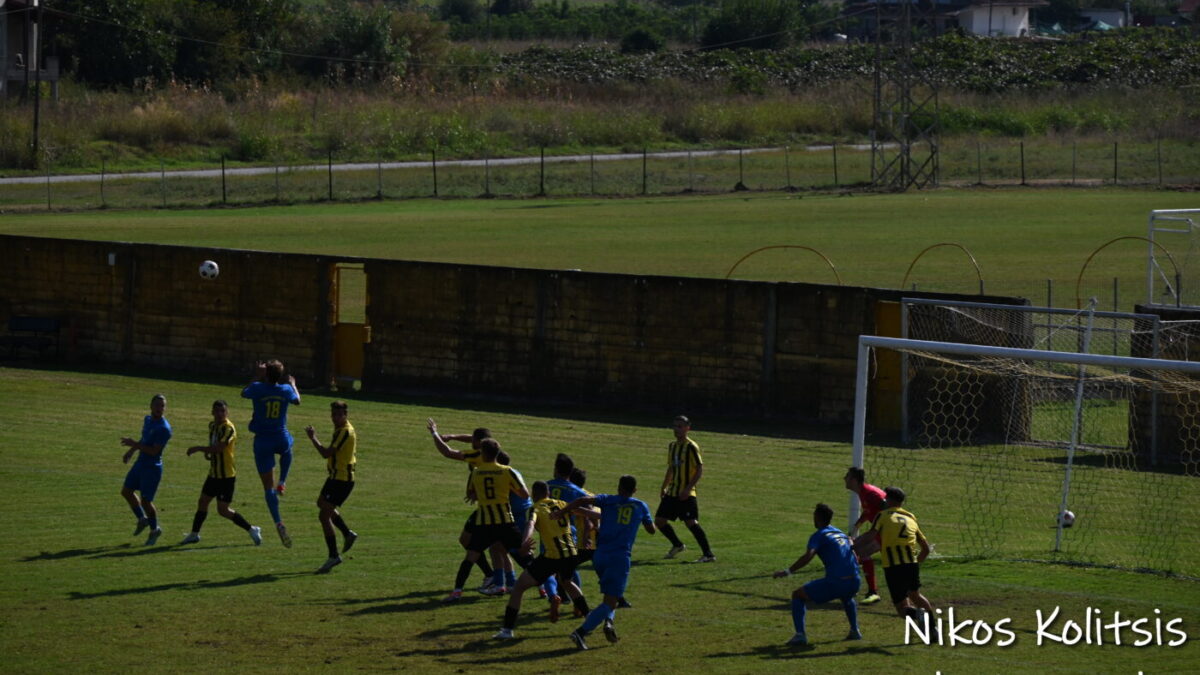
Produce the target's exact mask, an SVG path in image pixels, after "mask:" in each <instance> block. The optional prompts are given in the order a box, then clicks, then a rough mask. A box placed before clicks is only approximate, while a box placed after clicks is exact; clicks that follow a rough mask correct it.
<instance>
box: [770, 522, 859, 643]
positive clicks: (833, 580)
mask: <svg viewBox="0 0 1200 675" xmlns="http://www.w3.org/2000/svg"><path fill="white" fill-rule="evenodd" d="M831 522H833V509H831V508H829V505H827V504H817V507H816V508H815V509H813V525H815V526H816V527H817V531H816V532H813V534H812V536H810V537H809V538H808V550H807V551H805V552H804V555H802V556H800V558H799V559H797V560H796V562H794V563H792V564H791V566H790V567H788V568H787V569H782V570H779V571H778V572H776V573H775V578H776V579H779V578H782V577H787V576H791V575H792V573H793V572H796V571H797V570H799V569H800V568H802V567H804V566H805V565H807V564H808V563H809V561H811V560H812V559H813V556H816V557H818V558H820V559H821V562H823V563H825V577H824V578H821V579H814V580H813V581H810V582H808V583H807V584H804V585H803V586H801V587H800V588H797V589H796V590H795V591H793V592H792V624H793V625H794V626H795V628H796V634H795V635H793V636H792V639H790V640H788V642H787V644H788V646H789V647H803V646H806V645H807V644H808V636H807V635H806V634H805V631H804V615H805V611H806V607H805V603H806V602H807V601H808V600H812V601H813V602H815V603H817V604H822V603H826V602H829V601H830V600H835V599H836V600H841V601H842V608H843V609H844V610H845V611H846V620H847V621H849V622H850V634H849V635H847V636H846V639H847V640H861V639H862V633H860V632H859V631H858V604H857V603H856V602H855V600H854V594H855V593H858V586H859V574H858V556H856V555H855V554H854V545H853V542H851V540H850V537H849V536H847V535H846V533H845V532H842V531H841V530H839V529H837V528H836V527H833V526H832V525H830V523H831Z"/></svg>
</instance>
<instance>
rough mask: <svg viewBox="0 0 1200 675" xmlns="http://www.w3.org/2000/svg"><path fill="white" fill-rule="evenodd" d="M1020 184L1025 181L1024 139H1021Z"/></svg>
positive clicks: (1023, 183)
mask: <svg viewBox="0 0 1200 675" xmlns="http://www.w3.org/2000/svg"><path fill="white" fill-rule="evenodd" d="M1021 185H1026V183H1025V141H1021Z"/></svg>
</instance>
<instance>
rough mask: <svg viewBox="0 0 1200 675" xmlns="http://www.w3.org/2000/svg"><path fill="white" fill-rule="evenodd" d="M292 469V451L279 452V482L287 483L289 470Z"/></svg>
mask: <svg viewBox="0 0 1200 675" xmlns="http://www.w3.org/2000/svg"><path fill="white" fill-rule="evenodd" d="M291 470H292V451H291V450H290V449H289V450H288V451H287V452H281V453H279V482H280V483H286V482H287V477H288V472H289V471H291Z"/></svg>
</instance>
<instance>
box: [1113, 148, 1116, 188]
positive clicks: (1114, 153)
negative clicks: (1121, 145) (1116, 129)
mask: <svg viewBox="0 0 1200 675" xmlns="http://www.w3.org/2000/svg"><path fill="white" fill-rule="evenodd" d="M1116 184H1117V142H1116V141H1113V185H1116Z"/></svg>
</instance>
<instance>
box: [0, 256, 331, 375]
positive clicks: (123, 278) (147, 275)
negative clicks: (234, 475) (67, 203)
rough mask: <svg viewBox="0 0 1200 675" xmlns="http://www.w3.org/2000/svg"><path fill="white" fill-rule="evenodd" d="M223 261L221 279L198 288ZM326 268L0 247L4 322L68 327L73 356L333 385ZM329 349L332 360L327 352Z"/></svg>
mask: <svg viewBox="0 0 1200 675" xmlns="http://www.w3.org/2000/svg"><path fill="white" fill-rule="evenodd" d="M206 259H213V260H217V261H218V263H219V264H220V265H221V275H220V277H218V278H217V279H216V280H214V281H206V280H204V279H202V278H200V276H199V274H198V271H197V270H198V267H199V264H200V262H201V261H203V260H206ZM327 268H328V262H326V261H324V260H322V259H321V258H319V257H317V256H291V255H283V254H272V253H256V252H250V251H231V250H229V249H210V248H195V247H179V246H159V245H153V244H128V243H108V242H90V241H75V240H64V239H42V238H37V237H10V236H5V237H0V289H2V290H0V320H3V321H5V322H6V321H7V319H8V317H9V316H14V315H25V316H47V317H55V318H58V319H60V320H61V321H62V322H63V328H62V334H61V336H60V342H61V349H62V353H63V358H64V359H65V360H68V361H78V362H84V361H87V362H101V363H103V362H109V363H131V364H136V365H141V366H152V367H161V368H165V369H170V370H179V371H191V372H199V373H213V374H218V373H228V374H233V373H239V374H240V373H246V372H248V368H249V364H250V363H251V362H252V361H254V360H255V359H261V358H271V357H275V358H280V359H282V360H283V361H284V362H285V363H287V364H288V366H289V368H290V369H291V371H292V372H294V373H295V374H296V375H297V377H298V378H303V379H307V380H308V381H310V382H314V381H319V380H321V378H322V377H325V376H326V373H325V372H324V371H325V370H326V369H327V367H328V366H327V362H328V356H327V355H326V353H324V351H323V350H322V349H321V348H320V345H321V344H322V342H323V341H324V342H328V339H329V337H328V335H327V333H328V330H327V326H328V323H329V321H328V316H327V315H326V314H325V312H327V308H325V303H324V302H323V300H324V293H323V292H322V287H323V286H324V287H325V288H326V289H327V284H328V273H327ZM326 351H327V350H326Z"/></svg>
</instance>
